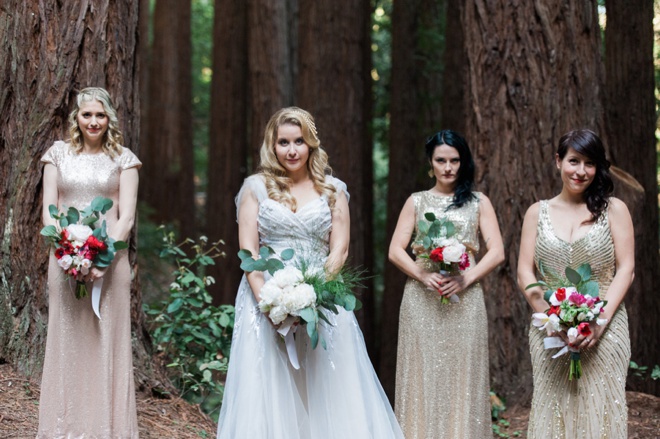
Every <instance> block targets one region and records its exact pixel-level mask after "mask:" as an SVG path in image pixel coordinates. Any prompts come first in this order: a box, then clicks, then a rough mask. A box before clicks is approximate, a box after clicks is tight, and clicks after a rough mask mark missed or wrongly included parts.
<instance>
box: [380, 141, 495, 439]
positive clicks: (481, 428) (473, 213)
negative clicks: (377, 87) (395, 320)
mask: <svg viewBox="0 0 660 439" xmlns="http://www.w3.org/2000/svg"><path fill="white" fill-rule="evenodd" d="M426 157H427V158H428V160H429V164H430V165H431V170H430V172H429V174H430V176H431V177H434V178H435V185H434V186H433V188H431V189H430V190H428V191H423V192H417V193H414V194H412V195H411V196H410V197H409V198H408V200H407V201H406V203H405V205H404V206H403V210H402V211H401V214H400V216H399V221H398V223H397V226H396V230H395V231H394V235H393V236H392V241H391V243H390V249H389V258H390V261H392V263H394V264H395V265H396V266H397V267H398V268H399V269H400V270H401V271H403V272H404V273H405V274H407V275H408V281H407V282H406V286H405V290H404V293H403V301H402V303H401V311H400V316H399V347H398V354H397V368H396V396H395V412H396V415H397V419H398V420H399V423H400V424H401V428H402V429H403V431H404V435H405V436H406V438H411V439H414V438H420V439H421V438H434V439H441V438H447V439H450V438H488V437H492V432H491V420H490V403H489V401H490V400H489V384H490V383H489V373H488V322H487V316H486V307H485V305H484V298H483V291H482V289H481V285H480V284H479V280H480V279H481V278H483V277H484V276H486V275H487V274H488V273H490V272H491V271H492V270H493V269H495V267H497V266H498V265H499V264H500V263H501V262H502V261H503V260H504V247H503V244H502V236H501V234H500V229H499V225H498V223H497V217H496V215H495V211H494V209H493V206H492V204H491V203H490V200H489V199H488V197H486V196H485V195H484V194H482V193H480V192H475V191H474V190H473V184H474V161H473V160H472V154H471V153H470V149H469V147H468V145H467V142H466V141H465V139H463V137H461V136H460V135H459V134H458V133H456V132H455V131H452V130H443V131H440V132H438V133H436V134H434V135H433V136H432V137H431V138H429V140H428V141H427V143H426ZM427 212H433V213H434V214H435V215H436V217H438V218H441V217H444V218H446V219H448V220H450V221H452V222H453V223H454V225H455V227H456V234H455V235H454V237H455V238H457V239H458V241H459V242H461V243H462V244H463V245H465V246H466V248H467V252H468V255H469V260H470V265H469V267H468V268H466V270H465V271H462V272H460V273H459V274H458V275H452V276H443V275H441V274H440V273H439V270H438V267H437V263H434V262H431V261H429V260H428V259H423V258H417V259H415V260H413V259H412V258H411V257H410V256H409V255H408V253H407V252H406V249H407V247H408V245H409V244H410V242H411V239H412V238H413V237H414V236H418V234H419V230H418V228H417V225H418V222H419V221H420V220H422V219H424V214H425V213H427ZM479 233H481V236H482V238H483V241H484V242H485V243H486V253H485V254H484V256H483V258H482V259H481V260H480V261H479V263H476V261H475V254H476V253H477V252H478V251H479ZM416 250H417V246H416V245H415V244H413V251H416ZM443 296H444V297H447V298H450V297H451V296H458V297H460V300H459V301H458V302H455V303H448V304H443V303H442V298H443Z"/></svg>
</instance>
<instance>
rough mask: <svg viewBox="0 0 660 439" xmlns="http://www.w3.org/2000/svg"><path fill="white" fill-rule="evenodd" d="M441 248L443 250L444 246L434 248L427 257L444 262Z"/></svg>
mask: <svg viewBox="0 0 660 439" xmlns="http://www.w3.org/2000/svg"><path fill="white" fill-rule="evenodd" d="M443 250H444V247H438V248H436V249H435V250H433V251H432V252H431V254H430V255H429V258H430V259H431V260H432V261H435V262H444V258H443V257H442V251H443Z"/></svg>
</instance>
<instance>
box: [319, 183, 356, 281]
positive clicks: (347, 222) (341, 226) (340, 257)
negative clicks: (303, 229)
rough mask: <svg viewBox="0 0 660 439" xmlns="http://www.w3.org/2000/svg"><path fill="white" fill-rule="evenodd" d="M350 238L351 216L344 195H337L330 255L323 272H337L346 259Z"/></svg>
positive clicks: (341, 193)
mask: <svg viewBox="0 0 660 439" xmlns="http://www.w3.org/2000/svg"><path fill="white" fill-rule="evenodd" d="M350 236H351V215H350V213H349V211H348V200H347V199H346V194H345V193H344V192H343V191H340V192H339V193H338V194H337V201H335V208H334V209H333V211H332V232H331V233H330V254H328V260H327V262H326V263H325V270H326V272H327V273H329V274H332V273H336V272H338V271H339V270H340V269H341V267H342V266H343V265H344V262H346V258H347V257H348V244H349V240H350Z"/></svg>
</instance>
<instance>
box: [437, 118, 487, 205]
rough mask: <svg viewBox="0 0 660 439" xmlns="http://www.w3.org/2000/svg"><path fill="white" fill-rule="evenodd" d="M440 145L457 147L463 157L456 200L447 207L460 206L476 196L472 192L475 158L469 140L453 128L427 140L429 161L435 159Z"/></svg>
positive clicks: (457, 182) (455, 192)
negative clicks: (434, 153)
mask: <svg viewBox="0 0 660 439" xmlns="http://www.w3.org/2000/svg"><path fill="white" fill-rule="evenodd" d="M440 145H448V146H451V147H452V148H456V150H457V151H458V156H459V157H460V159H461V166H460V168H459V169H458V176H457V178H456V187H455V188H454V200H453V201H452V203H451V204H450V205H449V207H448V208H447V209H451V208H459V207H462V206H463V205H464V204H465V203H467V202H468V201H470V200H473V199H475V198H476V197H475V195H474V194H473V193H472V187H473V186H474V160H473V159H472V153H471V152H470V147H468V144H467V141H466V140H465V139H464V138H463V137H462V136H461V135H460V134H458V133H457V132H456V131H453V130H442V131H439V132H437V133H435V134H434V135H432V136H431V137H429V139H428V140H427V141H426V146H425V150H426V158H428V160H429V162H430V161H432V160H433V152H434V151H435V148H436V147H438V146H440Z"/></svg>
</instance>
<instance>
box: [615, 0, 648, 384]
mask: <svg viewBox="0 0 660 439" xmlns="http://www.w3.org/2000/svg"><path fill="white" fill-rule="evenodd" d="M606 6H607V26H606V28H605V72H606V87H605V97H606V101H605V102H606V119H607V138H608V143H609V146H610V152H611V156H612V160H613V162H614V164H615V165H617V166H618V167H619V168H622V169H623V170H625V171H627V172H628V173H630V174H631V175H632V176H633V177H634V178H635V179H636V180H637V181H638V182H639V183H641V185H642V186H643V188H644V194H643V196H642V200H640V201H641V202H639V203H637V204H636V205H634V206H633V205H631V206H629V207H630V209H631V214H632V215H633V218H634V219H635V245H636V246H635V256H636V257H635V259H636V260H635V272H636V277H635V281H634V283H633V285H632V287H631V290H630V291H629V293H628V296H627V297H626V307H627V310H628V315H630V316H636V318H631V319H630V322H629V324H630V338H631V340H632V360H633V361H635V362H637V363H638V364H641V365H647V366H650V367H651V368H652V367H653V365H655V364H658V363H660V351H658V349H657V348H656V346H655V342H654V339H655V337H654V336H650V335H651V334H658V333H660V320H658V319H657V318H652V317H651V316H655V315H657V314H658V313H659V312H660V298H659V297H658V295H657V294H654V293H653V292H655V291H657V289H658V286H659V285H660V264H659V260H658V244H659V242H658V209H657V205H658V182H657V176H656V174H657V152H656V139H655V128H656V127H655V123H656V119H655V97H654V87H655V84H654V70H653V69H654V68H653V17H654V11H653V1H651V0H625V1H624V0H608V1H607V2H606ZM632 48H634V50H632ZM628 386H629V387H630V388H631V389H633V390H636V391H643V392H647V393H654V394H656V395H660V385H658V383H657V382H656V381H653V380H646V381H644V382H640V381H636V380H630V381H629V382H628Z"/></svg>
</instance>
